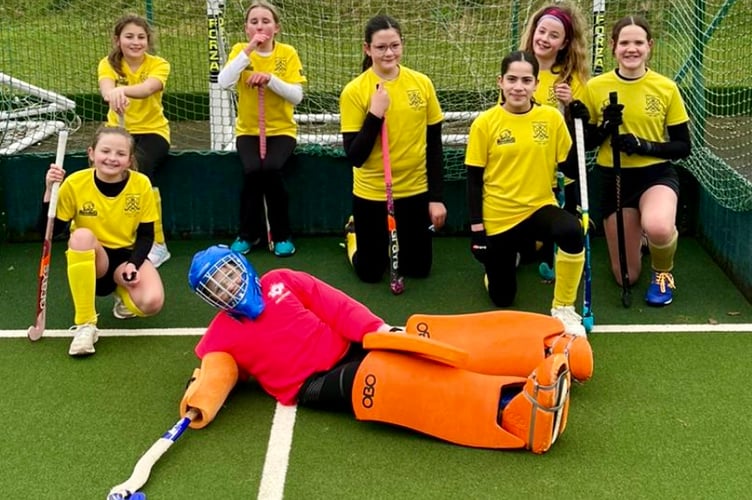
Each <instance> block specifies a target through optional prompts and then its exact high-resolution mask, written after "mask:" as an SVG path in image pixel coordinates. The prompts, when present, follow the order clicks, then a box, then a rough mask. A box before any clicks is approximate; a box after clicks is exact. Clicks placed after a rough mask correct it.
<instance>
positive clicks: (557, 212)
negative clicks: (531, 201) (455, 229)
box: [485, 205, 584, 307]
mask: <svg viewBox="0 0 752 500" xmlns="http://www.w3.org/2000/svg"><path fill="white" fill-rule="evenodd" d="M531 240H532V241H535V240H537V241H546V240H552V241H553V242H554V243H555V244H556V245H558V247H559V248H561V249H562V250H563V251H564V252H567V253H570V254H578V253H580V252H581V251H582V250H583V248H584V244H583V235H582V226H581V225H580V221H579V219H578V218H577V217H576V216H574V215H572V214H570V213H569V212H567V211H565V210H564V209H561V208H559V207H557V206H554V205H547V206H545V207H542V208H539V209H538V210H537V211H536V212H534V213H533V215H531V216H530V217H528V218H527V219H526V220H524V221H522V222H521V223H519V224H518V225H516V226H515V227H513V228H511V229H509V230H508V231H505V232H503V233H499V234H495V235H493V236H489V237H488V257H487V259H486V264H485V267H486V275H487V276H488V295H489V296H490V297H491V300H492V301H493V303H494V304H496V305H497V306H499V307H509V306H511V305H512V303H513V302H514V298H515V296H516V295H517V252H519V251H520V249H521V248H522V247H523V245H524V243H525V242H528V241H531Z"/></svg>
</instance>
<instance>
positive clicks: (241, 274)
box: [188, 245, 264, 319]
mask: <svg viewBox="0 0 752 500" xmlns="http://www.w3.org/2000/svg"><path fill="white" fill-rule="evenodd" d="M188 284H189V285H190V287H191V290H193V291H194V292H196V294H197V295H198V296H199V297H201V298H202V299H204V300H205V301H206V302H208V303H209V304H211V305H213V306H214V307H216V308H218V309H222V310H224V311H228V312H231V313H235V314H240V315H243V316H246V317H248V318H250V319H256V318H257V317H258V316H259V315H260V314H261V313H262V312H263V311H264V298H263V295H262V293H261V281H260V280H259V277H258V274H257V273H256V270H255V269H253V266H252V265H251V264H250V262H248V260H246V258H245V257H243V255H241V254H240V253H238V252H234V251H232V250H230V249H229V248H228V247H227V246H225V245H214V246H211V247H209V248H207V249H206V250H201V251H200V252H197V253H196V255H194V256H193V261H192V262H191V268H190V269H189V270H188Z"/></svg>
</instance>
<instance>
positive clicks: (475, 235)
mask: <svg viewBox="0 0 752 500" xmlns="http://www.w3.org/2000/svg"><path fill="white" fill-rule="evenodd" d="M470 251H471V252H473V257H475V258H476V259H478V262H480V263H481V264H485V263H486V258H487V257H488V246H487V242H486V231H485V230H484V229H481V230H480V231H473V232H472V233H471V236H470Z"/></svg>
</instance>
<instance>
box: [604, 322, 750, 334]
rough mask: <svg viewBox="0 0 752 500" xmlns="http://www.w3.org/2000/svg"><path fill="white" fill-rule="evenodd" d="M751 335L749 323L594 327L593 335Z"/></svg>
mask: <svg viewBox="0 0 752 500" xmlns="http://www.w3.org/2000/svg"><path fill="white" fill-rule="evenodd" d="M692 332H698V333H752V324H750V323H725V324H717V325H711V324H709V323H708V324H700V325H594V326H593V333H692Z"/></svg>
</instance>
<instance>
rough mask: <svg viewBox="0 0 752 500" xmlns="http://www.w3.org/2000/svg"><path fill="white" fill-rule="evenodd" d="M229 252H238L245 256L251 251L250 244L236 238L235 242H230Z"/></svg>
mask: <svg viewBox="0 0 752 500" xmlns="http://www.w3.org/2000/svg"><path fill="white" fill-rule="evenodd" d="M230 250H232V251H234V252H240V253H242V254H243V255H245V254H247V253H248V252H250V251H251V244H250V243H248V242H247V241H245V240H243V239H241V238H240V236H238V237H237V238H235V241H233V242H232V245H230Z"/></svg>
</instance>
